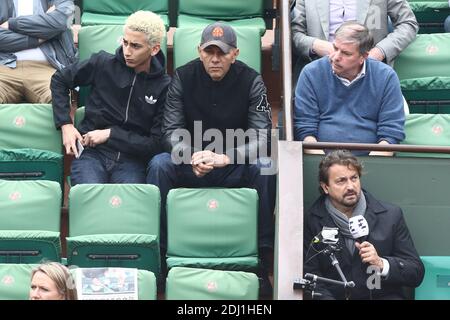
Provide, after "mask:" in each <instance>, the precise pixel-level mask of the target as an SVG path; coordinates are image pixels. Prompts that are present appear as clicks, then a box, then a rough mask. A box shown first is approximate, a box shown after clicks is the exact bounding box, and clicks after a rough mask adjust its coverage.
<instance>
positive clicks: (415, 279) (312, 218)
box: [304, 191, 424, 299]
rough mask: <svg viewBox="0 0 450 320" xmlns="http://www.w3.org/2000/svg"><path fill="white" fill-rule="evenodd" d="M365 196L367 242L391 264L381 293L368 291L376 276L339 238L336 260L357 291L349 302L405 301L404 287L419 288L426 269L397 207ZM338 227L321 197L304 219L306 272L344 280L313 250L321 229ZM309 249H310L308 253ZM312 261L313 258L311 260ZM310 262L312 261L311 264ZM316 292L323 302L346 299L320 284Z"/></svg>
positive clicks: (318, 247) (334, 288)
mask: <svg viewBox="0 0 450 320" xmlns="http://www.w3.org/2000/svg"><path fill="white" fill-rule="evenodd" d="M363 192H364V195H365V196H366V201H367V210H366V213H365V218H366V220H367V222H368V224H369V235H368V236H367V239H366V240H367V241H369V242H370V243H372V244H373V245H374V247H375V249H376V250H377V253H378V255H379V256H380V257H381V258H384V259H387V260H388V261H389V265H390V269H389V275H388V277H387V278H386V279H383V278H381V282H380V287H381V288H380V289H373V290H369V289H368V287H367V285H366V282H367V279H368V278H369V277H370V276H372V278H371V279H369V280H370V283H372V284H373V283H374V282H373V281H372V279H373V275H374V272H371V273H367V267H368V266H369V265H368V264H363V263H362V262H361V258H360V257H359V254H358V249H356V248H355V251H354V253H353V256H352V255H351V254H350V251H349V250H348V249H347V248H346V246H345V240H344V238H343V237H342V235H340V234H339V238H340V240H339V243H341V244H342V249H341V250H340V251H339V252H337V253H336V257H337V259H338V261H339V264H340V266H341V268H342V271H343V272H344V274H345V276H346V278H347V281H354V282H355V284H356V287H355V288H353V289H351V290H350V299H403V298H405V297H404V296H403V295H402V287H404V286H407V287H417V286H418V285H419V284H420V283H421V282H422V279H423V276H424V266H423V263H422V261H421V260H420V258H419V255H418V254H417V251H416V249H415V248H414V243H413V241H412V239H411V236H410V234H409V231H408V227H407V226H406V223H405V220H404V218H403V213H402V210H401V209H400V208H399V207H397V206H394V205H391V204H388V203H384V202H381V201H378V200H376V199H375V198H374V197H373V196H372V195H371V194H370V193H368V192H366V191H363ZM324 226H326V227H336V225H335V224H334V222H333V219H332V218H331V216H330V214H329V213H328V211H327V210H326V207H325V197H324V196H321V197H320V198H319V199H318V200H317V201H316V202H315V203H314V204H313V206H312V207H311V209H310V210H309V212H308V215H307V216H306V218H305V227H304V228H305V230H304V254H305V259H304V272H305V273H313V274H316V275H318V276H321V277H326V278H331V279H335V280H341V278H340V277H339V274H338V273H337V271H336V269H335V268H334V267H333V266H332V265H331V262H330V258H329V257H328V256H327V255H325V254H318V255H316V256H315V257H312V256H313V255H314V254H316V251H315V250H313V249H312V248H310V244H311V241H312V239H313V238H314V236H316V235H317V234H319V233H320V232H321V230H322V227H324ZM325 246H326V245H325V244H322V243H320V244H314V248H315V249H316V250H321V249H323V248H324V247H325ZM309 248H310V249H309ZM311 257H312V258H311ZM308 259H310V260H309V261H308ZM316 292H318V293H321V294H322V299H345V297H346V295H345V290H344V288H343V287H339V286H334V285H329V284H318V286H317V288H316Z"/></svg>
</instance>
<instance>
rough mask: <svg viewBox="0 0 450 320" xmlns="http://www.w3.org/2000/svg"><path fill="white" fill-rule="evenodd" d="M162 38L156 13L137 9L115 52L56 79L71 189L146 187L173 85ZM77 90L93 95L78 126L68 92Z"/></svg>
mask: <svg viewBox="0 0 450 320" xmlns="http://www.w3.org/2000/svg"><path fill="white" fill-rule="evenodd" d="M164 35H165V26H164V23H163V21H162V20H161V18H160V17H159V16H158V15H156V14H155V13H153V12H150V11H138V12H136V13H134V14H132V15H130V16H129V17H128V19H127V21H126V23H125V26H124V33H123V40H122V45H121V46H120V47H119V48H118V49H117V50H116V53H115V54H109V53H106V52H104V51H100V52H99V53H96V54H93V55H92V56H91V57H90V58H89V59H87V60H84V61H81V62H78V63H75V64H73V65H70V66H69V67H67V68H65V69H63V70H61V71H58V72H57V73H55V75H54V76H53V78H52V83H51V90H52V94H53V112H54V119H55V124H56V127H57V128H60V129H61V132H62V136H63V144H64V147H65V149H66V153H67V154H69V155H75V159H74V161H73V163H72V173H71V181H72V184H73V185H76V184H80V183H145V174H146V173H145V171H146V164H147V162H148V161H149V159H151V158H152V157H153V156H154V155H155V154H158V153H159V152H160V150H161V149H160V138H161V128H160V118H161V114H160V111H161V108H162V106H163V105H164V102H165V97H166V91H167V86H168V84H169V82H170V77H169V76H168V75H167V74H166V71H165V57H164V54H163V52H162V51H161V50H160V49H161V47H160V44H161V42H162V40H163V37H164ZM77 86H91V93H90V95H89V97H88V98H87V100H86V112H85V118H84V120H83V121H82V122H81V124H80V125H79V127H78V128H75V127H74V125H73V122H72V119H71V118H70V115H69V112H70V102H69V96H68V92H69V89H74V88H76V87H77ZM77 141H78V142H79V144H81V145H82V146H84V151H83V152H82V154H80V153H81V152H80V149H78V148H77V143H78V142H77Z"/></svg>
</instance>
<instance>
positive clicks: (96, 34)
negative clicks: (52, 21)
mask: <svg viewBox="0 0 450 320" xmlns="http://www.w3.org/2000/svg"><path fill="white" fill-rule="evenodd" d="M122 36H123V25H95V26H86V27H82V28H81V29H80V31H79V33H78V51H79V58H80V61H82V60H85V59H88V58H90V57H91V55H92V54H94V53H97V52H99V51H101V50H104V51H106V52H108V53H112V54H114V52H115V51H116V49H117V48H118V47H119V46H121V45H122ZM161 50H162V52H163V53H164V56H165V57H166V66H167V37H164V38H163V43H161ZM89 91H90V90H89V87H81V88H80V95H79V99H78V100H79V101H78V105H79V106H84V105H85V102H86V99H87V96H88V95H89Z"/></svg>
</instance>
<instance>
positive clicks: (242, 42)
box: [173, 27, 261, 72]
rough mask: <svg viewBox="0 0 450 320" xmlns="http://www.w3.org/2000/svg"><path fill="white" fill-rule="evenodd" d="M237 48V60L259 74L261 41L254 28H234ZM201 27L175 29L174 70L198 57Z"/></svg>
mask: <svg viewBox="0 0 450 320" xmlns="http://www.w3.org/2000/svg"><path fill="white" fill-rule="evenodd" d="M234 30H235V31H236V36H237V46H238V48H239V51H240V53H239V56H238V60H241V61H242V62H245V63H246V64H247V65H249V66H250V67H252V68H253V69H255V70H256V71H258V72H261V39H260V37H259V34H258V31H257V30H256V29H255V28H234ZM202 31H203V27H201V28H198V27H197V28H192V27H189V28H177V30H176V31H175V34H174V38H173V66H174V69H176V68H178V67H180V66H182V65H184V64H186V63H187V62H189V61H191V60H193V59H195V58H197V57H198V51H197V47H198V45H199V44H200V38H201V35H202Z"/></svg>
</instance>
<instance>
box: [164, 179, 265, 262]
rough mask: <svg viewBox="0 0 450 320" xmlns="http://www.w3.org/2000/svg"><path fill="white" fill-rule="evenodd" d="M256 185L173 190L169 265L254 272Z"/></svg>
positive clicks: (169, 211)
mask: <svg viewBox="0 0 450 320" xmlns="http://www.w3.org/2000/svg"><path fill="white" fill-rule="evenodd" d="M257 214H258V194H257V192H256V190H254V189H247V188H240V189H222V188H217V189H188V188H181V189H172V190H170V192H169V194H168V196H167V236H168V239H167V267H168V268H169V269H170V268H172V267H196V268H207V269H221V270H240V271H246V270H251V271H254V270H255V269H256V268H257V266H258V247H257Z"/></svg>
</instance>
